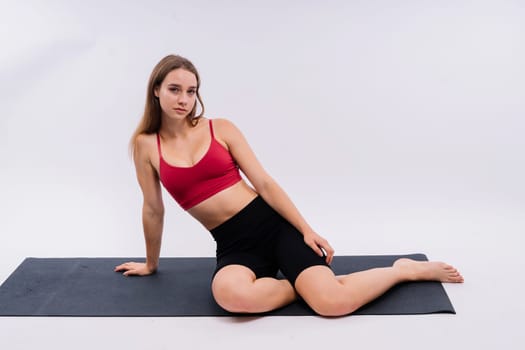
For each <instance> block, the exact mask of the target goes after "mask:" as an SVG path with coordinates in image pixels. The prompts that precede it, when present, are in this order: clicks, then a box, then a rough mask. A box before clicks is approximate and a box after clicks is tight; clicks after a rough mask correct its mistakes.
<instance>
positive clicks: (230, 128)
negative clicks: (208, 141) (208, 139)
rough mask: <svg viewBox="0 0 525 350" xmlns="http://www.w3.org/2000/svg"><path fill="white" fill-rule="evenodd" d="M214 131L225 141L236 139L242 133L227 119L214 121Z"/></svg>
mask: <svg viewBox="0 0 525 350" xmlns="http://www.w3.org/2000/svg"><path fill="white" fill-rule="evenodd" d="M213 130H214V131H215V134H217V136H218V137H219V138H221V139H224V140H225V141H227V140H228V139H231V138H236V137H238V136H239V135H240V133H241V132H240V130H239V129H238V128H237V126H235V124H234V123H233V122H232V121H230V120H229V119H226V118H216V119H213Z"/></svg>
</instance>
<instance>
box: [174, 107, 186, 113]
mask: <svg viewBox="0 0 525 350" xmlns="http://www.w3.org/2000/svg"><path fill="white" fill-rule="evenodd" d="M175 110H176V111H177V112H186V110H185V109H183V108H175Z"/></svg>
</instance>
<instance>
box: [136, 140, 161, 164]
mask: <svg viewBox="0 0 525 350" xmlns="http://www.w3.org/2000/svg"><path fill="white" fill-rule="evenodd" d="M156 149H157V136H156V134H140V135H138V136H137V139H136V141H135V152H134V157H135V158H136V160H140V161H142V162H148V163H150V162H151V159H154V157H153V155H154V154H155V152H157V151H156Z"/></svg>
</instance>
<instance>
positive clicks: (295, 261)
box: [210, 196, 328, 286]
mask: <svg viewBox="0 0 525 350" xmlns="http://www.w3.org/2000/svg"><path fill="white" fill-rule="evenodd" d="M210 233H211V234H212V236H213V238H214V239H215V241H216V242H217V268H216V269H215V273H217V272H218V271H219V270H220V269H221V268H223V267H224V266H227V265H232V264H236V265H242V266H246V267H248V268H249V269H250V270H252V271H253V272H254V273H255V276H256V277H257V278H261V277H276V275H277V272H278V271H279V270H280V271H281V272H282V274H283V275H284V276H285V277H286V278H287V279H288V280H289V281H290V283H291V284H292V286H293V285H294V284H295V280H296V278H297V276H299V274H300V273H301V272H302V271H303V270H305V269H306V268H308V267H310V266H315V265H323V266H328V264H327V263H326V258H325V257H320V256H319V255H317V253H316V252H314V251H313V249H312V248H310V247H309V246H308V245H306V243H305V242H304V238H303V235H302V234H301V233H300V232H299V231H298V230H297V229H296V228H295V227H294V226H292V225H291V224H290V223H289V222H288V221H286V220H285V219H284V218H283V217H282V216H281V215H279V213H277V212H276V211H275V210H274V209H273V208H272V207H270V206H269V205H268V204H267V203H266V202H265V201H264V199H263V198H262V197H261V196H258V197H256V198H255V199H254V200H253V201H251V202H250V203H249V204H248V205H247V206H246V207H244V208H243V209H242V210H241V211H239V212H238V213H237V214H235V215H234V216H233V217H231V218H230V219H228V220H226V221H225V222H224V223H222V224H221V225H219V226H218V227H216V228H214V229H212V230H211V231H210ZM215 273H214V275H215Z"/></svg>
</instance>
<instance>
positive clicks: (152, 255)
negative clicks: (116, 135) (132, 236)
mask: <svg viewBox="0 0 525 350" xmlns="http://www.w3.org/2000/svg"><path fill="white" fill-rule="evenodd" d="M151 141H152V140H151V137H150V138H149V139H148V136H146V135H139V136H138V137H137V142H136V145H135V151H134V156H133V160H134V162H135V169H136V172H137V179H138V182H139V185H140V188H141V190H142V194H143V196H144V203H143V206H142V225H143V229H144V238H145V241H146V262H145V263H137V262H127V263H124V264H122V265H119V266H117V267H115V271H124V275H125V276H129V275H149V274H152V273H154V272H155V271H156V270H157V268H158V266H159V255H160V247H161V242H162V228H163V224H164V204H163V202H162V193H161V188H160V181H159V178H158V175H157V171H156V170H155V168H154V167H153V165H152V164H151V160H150V159H151V154H152V152H151V147H152V144H151Z"/></svg>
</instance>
